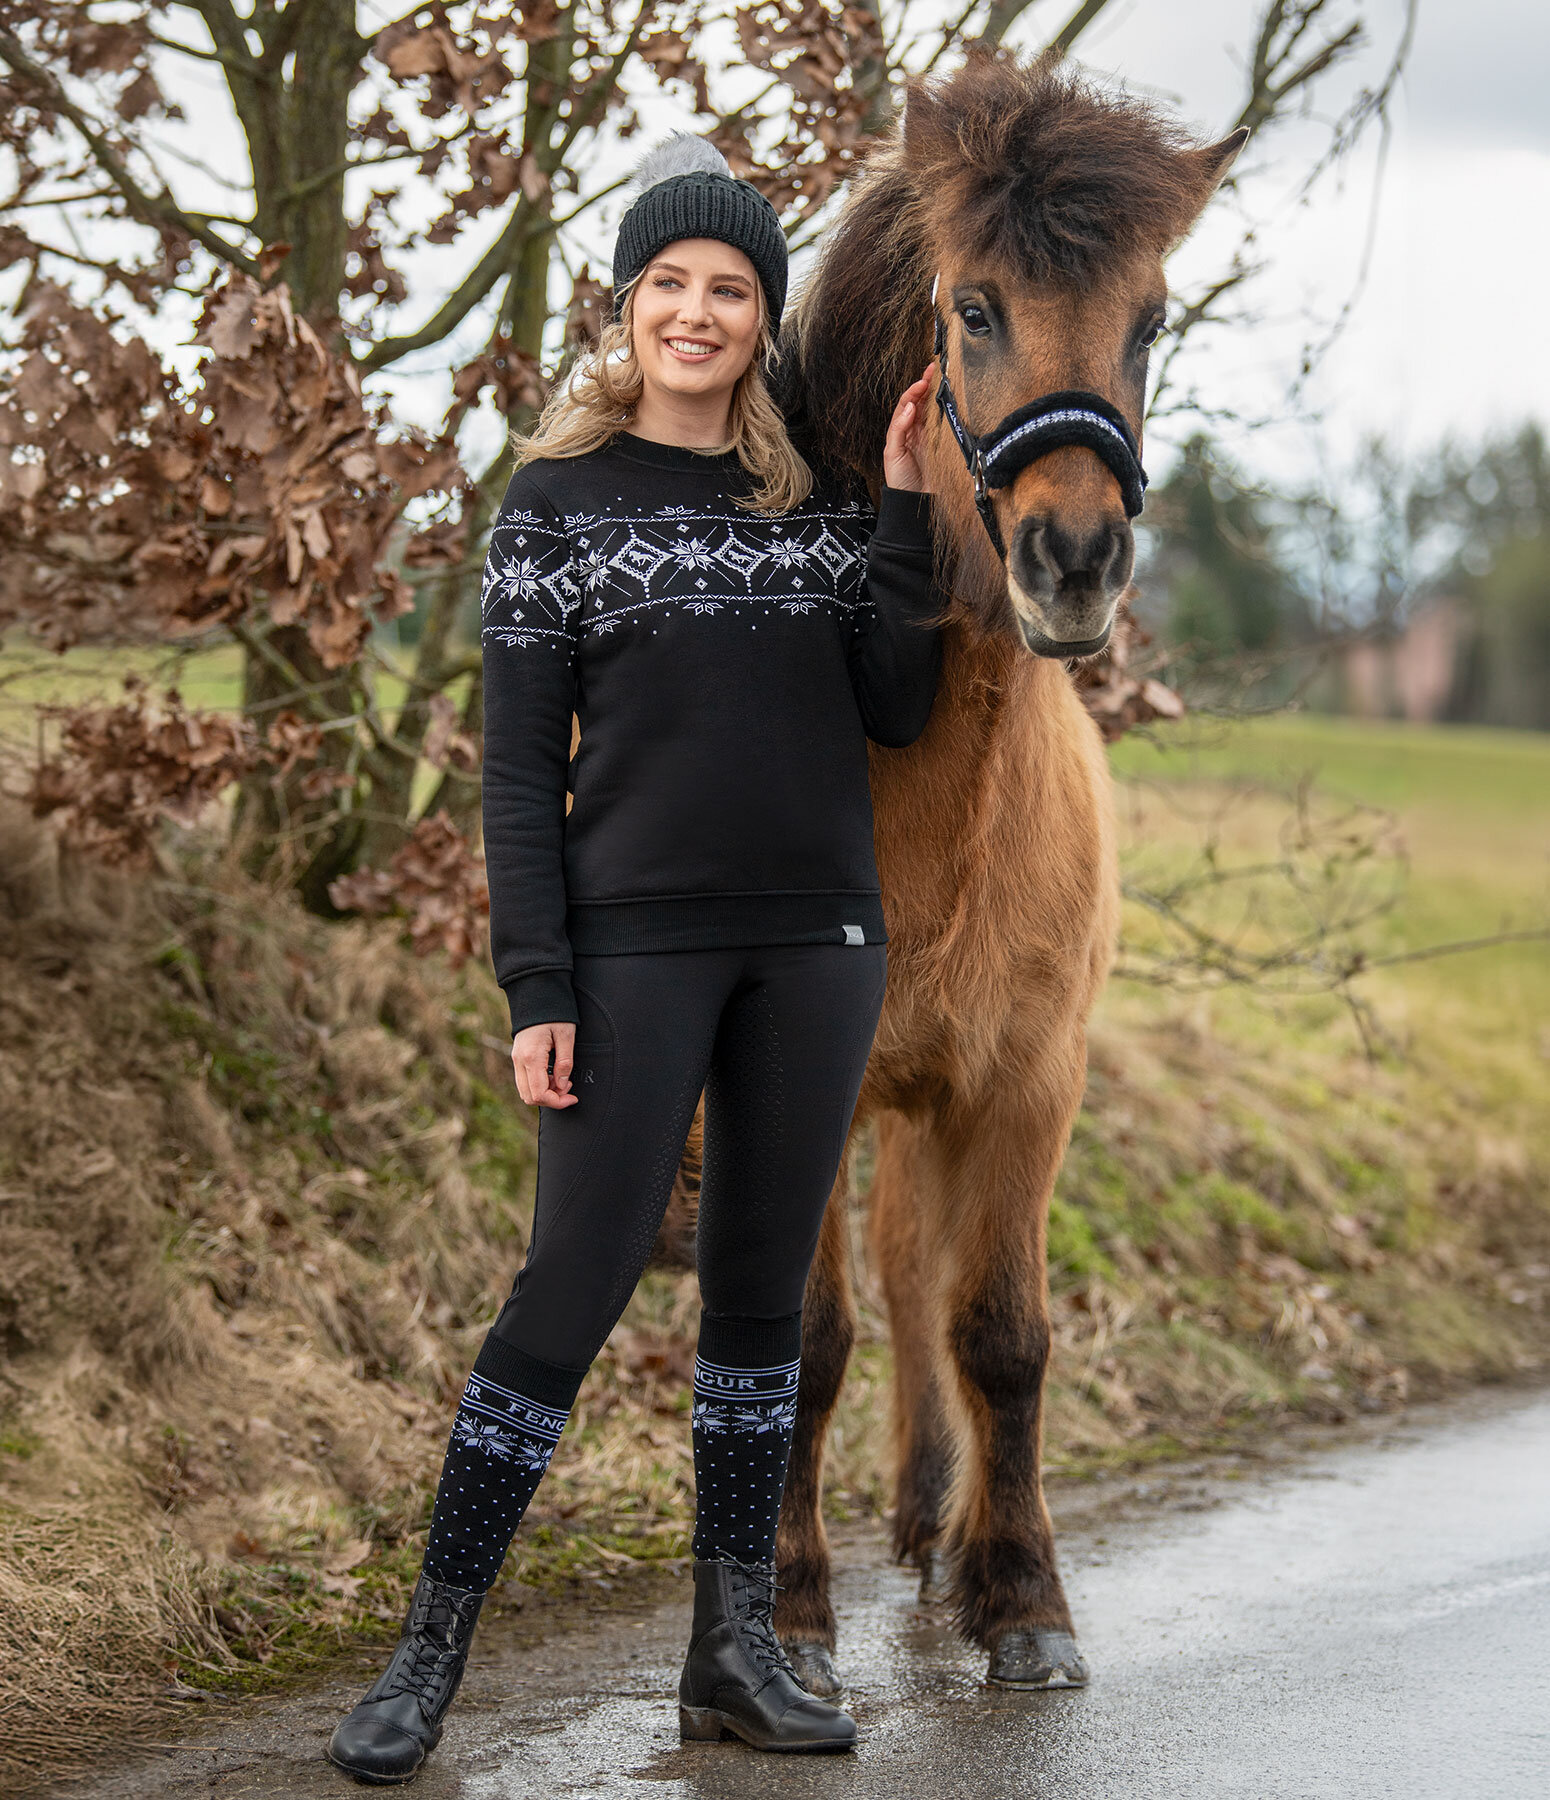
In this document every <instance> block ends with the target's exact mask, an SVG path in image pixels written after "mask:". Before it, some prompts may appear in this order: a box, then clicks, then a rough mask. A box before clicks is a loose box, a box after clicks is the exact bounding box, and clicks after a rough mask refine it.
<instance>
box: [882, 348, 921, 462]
mask: <svg viewBox="0 0 1550 1800" xmlns="http://www.w3.org/2000/svg"><path fill="white" fill-rule="evenodd" d="M932 367H933V365H932V364H931V363H927V364H926V372H925V374H924V375H922V376H921V378H920V379H919V381H912V382H911V383H910V385H909V386H908V387H907V388H906V389H905V390H904V392H903V393H902V394H900V396H899V404H898V405H897V406H896V407H895V408H894V409H893V417H892V418H891V419H890V420H889V421H888V436H887V438H886V439H885V440H884V443H883V479H884V481H886V482H887V483H888V485H889V487H891V488H904V489H905V490H907V491H908V492H909V493H911V494H926V493H929V492H930V491H931V490H930V489H929V488H928V487H927V486H926V472H925V468H924V466H923V465H922V463H921V460H920V422H921V420H922V419H923V418H924V417H925V411H926V392H927V389H929V387H930V386H931V370H932Z"/></svg>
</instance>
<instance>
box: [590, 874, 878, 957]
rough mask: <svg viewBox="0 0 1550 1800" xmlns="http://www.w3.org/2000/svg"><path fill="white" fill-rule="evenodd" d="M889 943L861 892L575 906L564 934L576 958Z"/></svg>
mask: <svg viewBox="0 0 1550 1800" xmlns="http://www.w3.org/2000/svg"><path fill="white" fill-rule="evenodd" d="M847 925H851V926H859V927H860V928H861V932H862V936H861V938H860V940H859V941H860V942H861V943H866V944H886V943H887V941H888V929H887V926H886V925H885V923H884V921H883V899H882V895H881V894H880V893H878V892H875V891H874V892H871V893H868V892H866V891H865V890H861V891H852V892H845V891H840V892H836V893H821V892H819V893H795V894H682V895H674V896H672V897H670V898H667V899H647V900H594V901H572V902H571V904H570V905H569V907H568V908H567V909H566V914H565V935H566V937H567V938H569V939H570V946H571V949H572V951H573V952H574V953H575V954H576V955H577V956H617V955H622V954H624V953H625V952H627V951H632V950H730V949H736V948H739V947H741V946H744V945H750V944H845V943H854V942H856V941H857V939H856V936H855V933H854V932H853V931H852V932H849V933H847V931H846V929H845V927H846V926H847Z"/></svg>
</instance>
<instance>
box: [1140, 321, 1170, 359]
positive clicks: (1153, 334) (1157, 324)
mask: <svg viewBox="0 0 1550 1800" xmlns="http://www.w3.org/2000/svg"><path fill="white" fill-rule="evenodd" d="M1166 324H1167V320H1166V319H1165V318H1164V317H1163V315H1162V314H1161V313H1158V315H1157V317H1156V318H1155V319H1153V320H1151V321H1150V323H1149V324H1148V325H1147V326H1146V327H1145V329H1144V330H1143V331H1142V333H1141V336H1140V337H1139V338H1138V339H1137V341H1136V348H1137V349H1138V350H1150V349H1151V347H1152V345H1153V344H1155V343H1156V342H1157V340H1158V338H1160V337H1161V336H1162V334H1163V328H1164V326H1165V325H1166Z"/></svg>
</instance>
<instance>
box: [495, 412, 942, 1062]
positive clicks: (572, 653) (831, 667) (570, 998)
mask: <svg viewBox="0 0 1550 1800" xmlns="http://www.w3.org/2000/svg"><path fill="white" fill-rule="evenodd" d="M750 491H751V482H750V479H749V477H748V475H747V474H746V472H745V471H744V470H743V468H742V466H741V465H740V464H739V462H738V460H737V457H736V455H735V454H727V455H723V456H708V455H703V454H701V453H700V452H698V451H694V450H685V449H681V448H679V447H678V446H676V445H670V444H658V443H654V442H651V441H650V440H648V439H646V438H640V437H636V436H635V435H634V434H633V433H630V432H620V433H619V434H618V435H616V436H615V437H614V438H613V439H612V440H611V441H610V442H609V443H608V444H606V445H605V446H604V447H603V448H602V449H601V450H596V451H593V452H592V453H591V454H589V455H587V456H581V457H570V458H564V459H552V460H541V461H534V462H529V463H527V464H526V465H525V466H524V467H522V468H521V469H519V470H518V471H517V473H516V474H515V475H514V476H513V477H512V480H511V484H510V486H509V487H508V488H507V490H506V497H505V499H504V501H503V502H502V505H501V510H500V516H499V518H498V519H497V520H496V523H495V528H494V530H493V532H492V534H491V538H490V549H489V555H488V558H487V560H486V563H485V574H484V595H483V629H482V639H483V653H484V844H485V859H486V864H487V867H488V871H489V883H490V942H491V949H492V951H493V955H494V961H495V974H496V978H497V979H498V980H499V982H500V983H501V986H502V987H503V988H504V989H505V990H506V997H507V999H508V1001H509V1002H510V1006H511V1028H512V1031H513V1033H516V1032H518V1031H521V1030H522V1029H523V1028H524V1027H525V1026H528V1025H539V1024H550V1023H559V1022H562V1021H569V1022H571V1023H572V1024H575V1023H578V1022H579V1020H578V1015H577V1011H576V1001H575V996H574V993H573V991H572V987H571V968H572V960H571V959H572V953H573V952H575V953H579V954H600V953H602V954H606V953H617V952H622V951H631V950H677V949H697V948H706V949H709V948H715V947H729V946H736V945H745V944H748V945H751V944H813V943H836V944H845V943H869V944H875V943H885V942H886V941H887V933H886V931H885V929H884V924H883V912H882V902H881V898H880V895H879V891H878V880H877V864H876V861H875V860H874V857H873V851H872V798H871V792H870V789H869V787H868V785H867V752H866V739H867V737H871V738H872V739H873V740H874V741H875V742H877V743H880V744H889V745H894V746H899V745H904V744H908V743H911V742H912V741H913V740H914V739H915V738H916V737H918V736H919V735H920V733H921V732H922V731H923V730H924V729H925V724H926V719H927V716H928V715H929V713H930V711H931V703H932V700H933V698H934V697H935V693H936V683H937V676H938V673H939V671H940V667H941V633H940V630H939V629H938V628H937V627H936V626H934V625H930V624H926V623H923V621H925V620H928V619H929V618H931V616H932V615H933V614H934V613H936V611H937V610H938V608H939V607H940V604H941V597H940V595H939V594H938V592H937V591H936V589H935V587H934V586H933V584H932V580H931V540H930V535H929V519H930V507H929V496H927V495H924V494H912V493H906V492H903V491H902V490H898V489H894V488H884V490H883V496H882V502H881V508H880V511H879V512H878V514H877V515H875V517H874V515H873V512H872V509H871V507H870V505H869V504H868V503H867V502H866V500H865V499H855V498H851V497H850V496H849V495H842V494H840V493H839V492H838V491H836V490H835V489H833V488H832V487H831V488H825V487H815V489H814V491H813V493H812V494H811V495H810V496H809V497H808V499H807V500H806V501H804V502H803V504H802V505H801V506H799V507H796V508H794V509H792V510H791V511H789V512H786V513H781V514H769V513H757V512H749V511H747V510H746V509H744V508H740V507H736V506H734V505H733V504H732V503H731V502H732V497H733V496H734V495H737V494H747V493H749V492H750ZM874 526H875V530H874ZM572 712H574V713H575V714H576V715H577V717H578V719H579V720H580V725H581V739H580V745H579V748H578V749H577V752H576V756H575V758H574V760H570V759H569V751H570V738H571V714H572ZM567 789H568V790H569V791H570V792H571V793H572V794H573V795H574V800H573V802H572V805H571V810H570V812H569V814H568V815H567V813H566V809H565V797H566V792H567Z"/></svg>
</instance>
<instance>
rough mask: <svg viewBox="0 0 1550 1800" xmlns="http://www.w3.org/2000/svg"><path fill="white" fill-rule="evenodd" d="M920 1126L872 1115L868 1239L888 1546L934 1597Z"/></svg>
mask: <svg viewBox="0 0 1550 1800" xmlns="http://www.w3.org/2000/svg"><path fill="white" fill-rule="evenodd" d="M920 1138H921V1129H920V1127H919V1126H917V1125H915V1124H914V1123H912V1122H911V1121H909V1120H907V1119H905V1118H904V1117H903V1116H902V1115H901V1114H899V1113H884V1114H882V1115H881V1117H880V1118H879V1119H878V1122H877V1160H876V1163H875V1165H874V1170H873V1176H872V1186H871V1190H870V1193H869V1195H868V1203H869V1207H870V1219H869V1224H868V1243H869V1245H870V1247H871V1251H872V1256H873V1259H874V1261H875V1262H876V1264H877V1268H878V1272H879V1275H880V1278H881V1281H882V1287H883V1294H884V1297H885V1299H886V1302H887V1307H888V1322H889V1335H890V1338H891V1341H892V1344H893V1443H894V1469H895V1472H896V1482H895V1510H894V1523H893V1554H894V1559H895V1561H897V1562H912V1563H914V1565H915V1567H916V1568H917V1569H918V1570H919V1571H920V1597H921V1599H922V1600H931V1599H937V1598H940V1575H939V1571H938V1568H937V1552H936V1542H937V1539H938V1537H939V1536H940V1535H941V1530H942V1512H943V1507H944V1504H945V1502H946V1499H947V1489H948V1477H949V1473H950V1470H951V1465H952V1433H951V1428H950V1426H949V1424H948V1421H947V1418H946V1416H945V1414H944V1412H943V1409H942V1396H941V1391H940V1389H939V1387H938V1385H937V1381H938V1369H937V1364H938V1360H939V1359H938V1357H937V1355H936V1352H935V1349H934V1344H933V1335H932V1323H933V1317H934V1308H935V1294H934V1292H933V1291H932V1289H931V1288H930V1287H929V1286H928V1284H927V1283H926V1282H925V1281H924V1280H923V1279H922V1274H923V1271H924V1269H925V1268H926V1266H927V1265H926V1262H925V1259H924V1258H923V1256H922V1254H921V1244H920V1194H919V1187H918V1181H917V1176H918V1172H919V1159H920Z"/></svg>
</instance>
